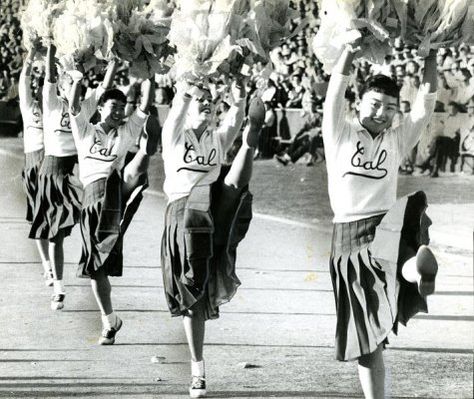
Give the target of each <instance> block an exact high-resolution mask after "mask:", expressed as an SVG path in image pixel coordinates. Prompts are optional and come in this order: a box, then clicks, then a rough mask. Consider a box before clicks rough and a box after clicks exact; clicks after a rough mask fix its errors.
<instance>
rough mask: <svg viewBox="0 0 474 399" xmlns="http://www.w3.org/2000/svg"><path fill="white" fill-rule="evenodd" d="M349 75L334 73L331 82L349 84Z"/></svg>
mask: <svg viewBox="0 0 474 399" xmlns="http://www.w3.org/2000/svg"><path fill="white" fill-rule="evenodd" d="M350 78H351V77H350V75H343V74H342V73H338V72H335V73H333V74H332V75H331V80H333V81H336V82H339V83H349V80H350Z"/></svg>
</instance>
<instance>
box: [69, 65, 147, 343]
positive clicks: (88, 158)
mask: <svg viewBox="0 0 474 399" xmlns="http://www.w3.org/2000/svg"><path fill="white" fill-rule="evenodd" d="M75 75H77V74H75ZM80 91H81V83H80V75H79V79H77V80H75V82H74V84H73V88H72V94H71V107H70V115H71V124H72V132H73V136H74V140H75V142H76V146H77V149H78V156H79V176H80V180H81V182H82V184H83V186H84V197H83V202H82V210H81V217H80V223H81V236H82V253H81V259H80V262H79V268H78V272H77V274H78V276H79V277H88V278H90V279H91V287H92V291H93V293H94V296H95V299H96V301H97V304H98V306H99V309H100V312H101V315H102V324H103V330H102V334H101V336H100V337H99V341H98V343H99V344H100V345H112V344H113V343H114V342H115V336H116V334H117V332H118V331H119V330H120V328H121V327H122V320H121V319H120V318H119V317H118V316H117V315H116V313H115V312H114V310H113V306H112V299H111V285H110V281H109V276H121V275H122V271H123V254H122V244H123V234H124V233H125V230H126V227H127V226H128V223H129V222H130V220H131V215H133V213H134V212H135V211H136V208H137V205H136V199H137V198H138V199H141V192H142V191H143V189H144V187H145V185H144V184H143V183H142V182H143V179H144V175H145V174H146V169H147V166H148V155H150V146H149V145H148V140H147V139H148V137H147V135H142V136H141V139H140V148H139V150H138V152H137V154H136V155H135V156H134V158H133V159H132V160H131V161H130V163H129V164H128V165H127V167H125V168H124V167H123V166H124V162H125V157H126V155H127V152H128V150H129V149H131V148H132V147H133V146H134V143H135V142H136V140H137V139H138V138H139V137H140V134H141V132H142V129H143V127H144V125H145V122H146V120H147V118H148V114H147V112H148V108H149V106H150V103H151V99H152V92H153V84H152V82H151V81H150V80H146V81H145V82H143V83H142V91H143V95H142V99H141V104H140V106H139V107H138V108H137V109H136V110H135V112H134V113H133V114H132V115H131V116H130V117H129V119H128V121H127V122H125V123H124V118H125V106H126V104H127V99H126V96H125V95H124V94H123V93H122V92H121V91H120V90H118V89H110V90H107V91H105V92H104V93H103V94H102V96H101V97H100V99H99V100H98V108H97V109H98V112H99V114H100V121H99V122H98V123H97V124H95V125H93V124H92V123H90V122H89V119H90V114H89V113H88V112H86V110H84V109H83V105H84V103H82V104H81V102H80V100H79V97H80ZM96 105H97V103H96ZM122 169H123V172H122Z"/></svg>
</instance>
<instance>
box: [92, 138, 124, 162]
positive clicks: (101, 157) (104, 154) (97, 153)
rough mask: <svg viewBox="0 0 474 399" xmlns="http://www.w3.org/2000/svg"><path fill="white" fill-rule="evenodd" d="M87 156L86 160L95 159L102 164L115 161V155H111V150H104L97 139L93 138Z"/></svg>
mask: <svg viewBox="0 0 474 399" xmlns="http://www.w3.org/2000/svg"><path fill="white" fill-rule="evenodd" d="M89 154H90V155H88V156H86V158H90V159H95V160H97V161H103V162H113V161H115V159H117V155H116V154H112V148H106V147H104V146H103V145H102V141H101V140H100V138H99V137H94V143H93V144H92V146H91V148H90V149H89Z"/></svg>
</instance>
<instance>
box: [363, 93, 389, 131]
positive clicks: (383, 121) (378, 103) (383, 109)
mask: <svg viewBox="0 0 474 399" xmlns="http://www.w3.org/2000/svg"><path fill="white" fill-rule="evenodd" d="M397 111H398V99H397V98H395V97H392V96H389V95H388V94H385V93H379V92H378V91H375V90H369V91H368V92H366V93H364V95H363V96H362V99H361V102H360V105H359V121H360V123H361V125H362V126H364V127H365V128H366V129H367V130H368V131H369V133H372V134H379V133H381V132H383V131H384V130H385V129H387V128H389V127H390V126H392V120H393V117H394V116H395V114H396V113H397Z"/></svg>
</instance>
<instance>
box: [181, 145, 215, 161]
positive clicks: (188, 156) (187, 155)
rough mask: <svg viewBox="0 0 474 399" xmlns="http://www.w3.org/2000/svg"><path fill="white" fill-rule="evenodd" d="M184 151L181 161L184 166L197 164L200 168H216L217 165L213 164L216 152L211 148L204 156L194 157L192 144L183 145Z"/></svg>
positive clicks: (194, 151)
mask: <svg viewBox="0 0 474 399" xmlns="http://www.w3.org/2000/svg"><path fill="white" fill-rule="evenodd" d="M184 147H185V151H184V155H183V161H184V163H186V164H190V163H193V162H195V163H197V164H198V165H200V166H216V165H217V163H216V162H214V161H215V159H216V156H217V151H216V149H215V148H213V149H212V150H211V151H209V154H208V155H207V157H206V156H204V155H196V150H195V148H194V145H193V144H190V143H184Z"/></svg>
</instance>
